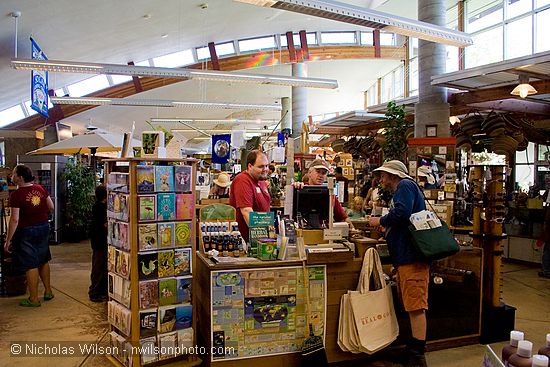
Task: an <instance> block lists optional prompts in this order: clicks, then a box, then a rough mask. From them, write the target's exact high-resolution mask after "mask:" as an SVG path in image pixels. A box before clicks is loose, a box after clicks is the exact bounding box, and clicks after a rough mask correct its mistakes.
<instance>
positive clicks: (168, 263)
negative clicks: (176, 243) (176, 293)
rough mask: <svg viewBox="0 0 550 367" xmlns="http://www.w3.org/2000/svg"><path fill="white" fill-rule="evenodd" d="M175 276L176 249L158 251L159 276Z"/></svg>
mask: <svg viewBox="0 0 550 367" xmlns="http://www.w3.org/2000/svg"><path fill="white" fill-rule="evenodd" d="M173 276H174V250H168V251H159V252H158V277H159V278H165V277H173Z"/></svg>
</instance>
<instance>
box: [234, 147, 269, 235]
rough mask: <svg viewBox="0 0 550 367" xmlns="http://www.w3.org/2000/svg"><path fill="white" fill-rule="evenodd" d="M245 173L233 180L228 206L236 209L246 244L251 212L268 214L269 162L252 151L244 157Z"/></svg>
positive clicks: (261, 155) (262, 155)
mask: <svg viewBox="0 0 550 367" xmlns="http://www.w3.org/2000/svg"><path fill="white" fill-rule="evenodd" d="M246 167H247V169H246V171H244V172H241V173H239V174H238V175H237V176H235V179H233V183H232V184H231V191H230V192H229V205H231V206H232V207H234V208H235V209H237V223H239V232H241V236H242V237H243V238H244V240H245V241H247V242H248V234H249V233H248V223H249V218H250V213H251V212H269V208H270V203H271V196H270V195H269V191H268V189H267V184H266V181H265V180H267V176H268V168H269V161H268V160H267V156H266V155H265V153H263V152H261V151H259V150H252V151H251V152H250V153H248V155H247V156H246Z"/></svg>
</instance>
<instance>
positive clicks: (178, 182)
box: [174, 166, 193, 192]
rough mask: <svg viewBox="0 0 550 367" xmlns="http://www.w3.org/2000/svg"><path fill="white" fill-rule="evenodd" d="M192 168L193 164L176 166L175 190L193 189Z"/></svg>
mask: <svg viewBox="0 0 550 367" xmlns="http://www.w3.org/2000/svg"><path fill="white" fill-rule="evenodd" d="M192 169H193V167H191V166H174V191H176V192H190V191H191V182H192V178H193V173H192Z"/></svg>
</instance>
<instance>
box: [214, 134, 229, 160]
mask: <svg viewBox="0 0 550 367" xmlns="http://www.w3.org/2000/svg"><path fill="white" fill-rule="evenodd" d="M230 152H231V134H223V135H212V163H219V164H225V163H227V161H228V160H229V156H230Z"/></svg>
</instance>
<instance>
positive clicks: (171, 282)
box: [159, 278, 176, 306]
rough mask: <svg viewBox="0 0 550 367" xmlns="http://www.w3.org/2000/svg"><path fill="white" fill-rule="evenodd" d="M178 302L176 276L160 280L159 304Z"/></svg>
mask: <svg viewBox="0 0 550 367" xmlns="http://www.w3.org/2000/svg"><path fill="white" fill-rule="evenodd" d="M174 303H176V278H166V279H160V280H159V305H160V306H166V305H171V304H174Z"/></svg>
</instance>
